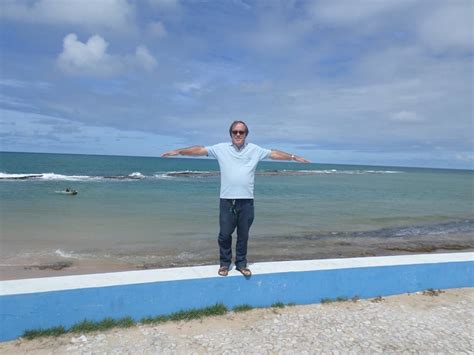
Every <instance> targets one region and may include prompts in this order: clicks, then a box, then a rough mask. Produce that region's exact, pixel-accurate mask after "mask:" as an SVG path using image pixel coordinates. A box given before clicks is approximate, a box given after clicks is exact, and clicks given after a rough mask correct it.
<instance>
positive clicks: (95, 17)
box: [0, 0, 135, 30]
mask: <svg viewBox="0 0 474 355" xmlns="http://www.w3.org/2000/svg"><path fill="white" fill-rule="evenodd" d="M0 16H1V17H4V18H7V19H12V20H17V21H23V22H28V23H44V24H68V25H80V26H85V27H94V28H95V27H100V28H112V29H119V30H125V29H128V28H129V27H130V24H131V23H132V19H133V18H134V16H135V9H134V7H133V6H132V5H130V3H129V2H127V1H126V0H100V1H96V0H67V1H61V0H36V1H33V2H31V1H6V2H5V1H2V11H0Z"/></svg>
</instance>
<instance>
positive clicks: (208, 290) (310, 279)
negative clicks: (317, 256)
mask: <svg viewBox="0 0 474 355" xmlns="http://www.w3.org/2000/svg"><path fill="white" fill-rule="evenodd" d="M459 287H474V262H473V261H466V262H445V263H433V264H415V265H395V266H393V265H392V266H378V267H362V268H344V269H331V270H314V271H301V272H286V273H285V272H284V273H274V274H263V275H254V276H253V277H252V278H251V279H249V280H247V279H245V278H243V277H228V278H216V277H212V278H201V279H191V280H178V281H162V282H152V283H142V284H133V285H120V286H107V287H92V288H83V289H72V290H61V291H50V292H39V293H28V294H16V295H5V296H1V297H0V328H1V333H0V340H1V341H5V340H10V339H15V338H17V337H18V336H21V335H22V334H23V332H24V331H25V330H29V329H37V328H50V327H53V326H58V325H63V326H64V327H66V328H68V327H70V326H72V325H73V324H75V323H77V322H80V321H82V320H84V319H88V320H93V321H99V320H102V319H104V318H106V317H113V318H121V317H125V316H131V317H132V318H134V319H135V320H140V319H142V318H143V317H147V316H157V315H166V314H170V313H172V312H176V311H179V310H185V309H191V308H202V307H207V306H210V305H214V304H215V303H224V304H225V305H226V306H227V307H229V308H233V307H235V306H237V305H242V304H249V305H251V306H254V307H264V306H269V305H271V304H273V303H275V302H283V303H296V304H308V303H318V302H320V301H321V300H322V299H324V298H330V299H334V298H336V297H348V298H351V297H354V296H358V297H360V298H370V297H376V296H387V295H394V294H400V293H407V292H416V291H420V290H425V289H428V288H435V289H438V288H440V289H446V288H459Z"/></svg>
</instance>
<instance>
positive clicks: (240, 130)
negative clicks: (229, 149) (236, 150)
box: [229, 121, 249, 147]
mask: <svg viewBox="0 0 474 355" xmlns="http://www.w3.org/2000/svg"><path fill="white" fill-rule="evenodd" d="M229 134H230V136H231V138H232V144H234V145H236V146H237V147H241V146H242V145H244V144H245V138H247V136H248V134H249V129H248V127H247V125H246V124H245V122H244V121H234V122H232V124H231V125H230V128H229Z"/></svg>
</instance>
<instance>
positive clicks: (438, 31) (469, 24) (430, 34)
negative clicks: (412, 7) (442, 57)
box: [418, 0, 474, 52]
mask: <svg viewBox="0 0 474 355" xmlns="http://www.w3.org/2000/svg"><path fill="white" fill-rule="evenodd" d="M473 22H474V3H473V2H472V1H470V0H465V1H464V0H458V1H450V2H449V1H445V2H442V3H441V5H440V6H437V7H434V9H433V10H432V11H430V12H429V13H428V15H426V17H424V18H422V20H421V21H420V23H419V27H418V32H419V36H420V39H421V40H422V41H423V42H424V43H425V44H426V45H427V46H428V47H430V48H431V49H433V50H435V51H437V52H445V51H449V50H460V51H472V50H473V49H474V25H473Z"/></svg>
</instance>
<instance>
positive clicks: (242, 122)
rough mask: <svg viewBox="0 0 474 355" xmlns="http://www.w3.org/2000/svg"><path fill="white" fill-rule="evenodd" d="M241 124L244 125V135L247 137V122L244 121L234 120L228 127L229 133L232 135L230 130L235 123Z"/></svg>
mask: <svg viewBox="0 0 474 355" xmlns="http://www.w3.org/2000/svg"><path fill="white" fill-rule="evenodd" d="M239 123H241V124H243V125H244V126H245V136H246V137H247V136H248V135H249V128H248V127H247V124H246V123H245V122H244V121H234V122H232V124H231V125H230V127H229V134H230V136H231V137H232V130H233V129H234V126H235V125H237V124H239Z"/></svg>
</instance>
